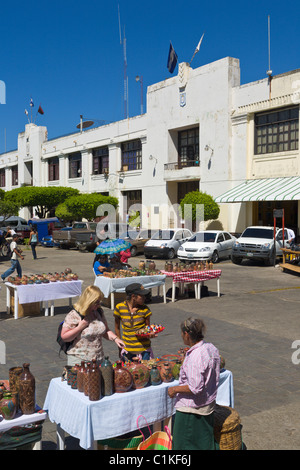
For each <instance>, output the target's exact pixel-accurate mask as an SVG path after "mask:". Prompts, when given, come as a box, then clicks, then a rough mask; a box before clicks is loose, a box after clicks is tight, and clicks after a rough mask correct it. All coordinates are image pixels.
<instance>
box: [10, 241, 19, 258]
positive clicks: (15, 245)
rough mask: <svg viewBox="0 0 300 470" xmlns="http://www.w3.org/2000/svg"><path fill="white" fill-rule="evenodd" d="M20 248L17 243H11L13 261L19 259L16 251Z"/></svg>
mask: <svg viewBox="0 0 300 470" xmlns="http://www.w3.org/2000/svg"><path fill="white" fill-rule="evenodd" d="M17 247H18V245H17V243H16V242H11V244H10V251H11V252H12V255H11V259H17V254H16V253H15V251H14V250H15V249H16V248H17Z"/></svg>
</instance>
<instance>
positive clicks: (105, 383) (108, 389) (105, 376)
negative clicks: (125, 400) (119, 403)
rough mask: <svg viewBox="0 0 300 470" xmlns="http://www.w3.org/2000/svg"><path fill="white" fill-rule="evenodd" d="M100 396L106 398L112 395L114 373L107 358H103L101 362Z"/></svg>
mask: <svg viewBox="0 0 300 470" xmlns="http://www.w3.org/2000/svg"><path fill="white" fill-rule="evenodd" d="M101 377H102V394H103V396H105V397H107V396H109V395H112V394H113V393H114V373H113V367H112V364H111V362H110V361H109V357H108V356H105V358H104V360H103V361H102V362H101Z"/></svg>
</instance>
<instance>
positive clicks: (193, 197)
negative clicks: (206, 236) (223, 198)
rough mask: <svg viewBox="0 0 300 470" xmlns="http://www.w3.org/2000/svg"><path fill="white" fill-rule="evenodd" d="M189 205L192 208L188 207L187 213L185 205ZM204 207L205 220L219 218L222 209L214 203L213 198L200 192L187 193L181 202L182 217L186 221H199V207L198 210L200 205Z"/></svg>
mask: <svg viewBox="0 0 300 470" xmlns="http://www.w3.org/2000/svg"><path fill="white" fill-rule="evenodd" d="M187 204H189V205H190V207H186V211H185V208H184V205H187ZM201 204H203V205H204V220H205V221H206V220H215V219H217V218H218V217H219V213H220V207H219V205H218V204H217V203H216V202H215V201H214V199H213V198H212V196H210V195H209V194H206V193H202V192H200V191H191V192H190V193H187V194H186V195H185V196H184V198H183V199H182V200H181V202H180V207H181V210H182V217H184V218H185V219H189V220H190V219H191V220H193V221H195V220H196V219H197V215H198V217H199V214H197V205H198V210H199V209H200V207H199V205H201ZM190 209H191V211H190Z"/></svg>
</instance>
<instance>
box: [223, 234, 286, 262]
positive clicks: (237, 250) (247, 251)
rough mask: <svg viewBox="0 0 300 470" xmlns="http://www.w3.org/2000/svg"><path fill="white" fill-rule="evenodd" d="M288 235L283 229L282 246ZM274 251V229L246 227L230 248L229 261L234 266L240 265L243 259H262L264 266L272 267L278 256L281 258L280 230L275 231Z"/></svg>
mask: <svg viewBox="0 0 300 470" xmlns="http://www.w3.org/2000/svg"><path fill="white" fill-rule="evenodd" d="M287 240H288V234H287V230H286V229H284V244H285V247H286V248H289V244H288V243H287ZM275 248H276V252H275V250H274V227H262V226H257V227H256V226H254V227H247V228H246V230H244V232H243V233H242V235H241V236H240V238H238V239H237V240H236V241H235V242H234V244H233V247H232V253H231V261H232V262H233V263H234V264H241V262H242V260H243V259H254V260H257V259H262V260H263V261H264V262H265V264H266V265H270V266H272V265H273V264H275V260H276V258H277V257H278V256H282V251H281V248H283V239H282V229H278V228H276V229H275Z"/></svg>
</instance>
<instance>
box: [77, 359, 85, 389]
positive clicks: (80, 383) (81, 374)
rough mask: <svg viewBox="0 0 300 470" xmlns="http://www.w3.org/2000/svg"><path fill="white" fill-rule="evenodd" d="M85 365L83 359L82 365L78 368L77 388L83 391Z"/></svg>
mask: <svg viewBox="0 0 300 470" xmlns="http://www.w3.org/2000/svg"><path fill="white" fill-rule="evenodd" d="M84 370H85V365H84V361H81V365H80V366H79V368H78V369H77V390H78V392H82V393H83V377H84Z"/></svg>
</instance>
